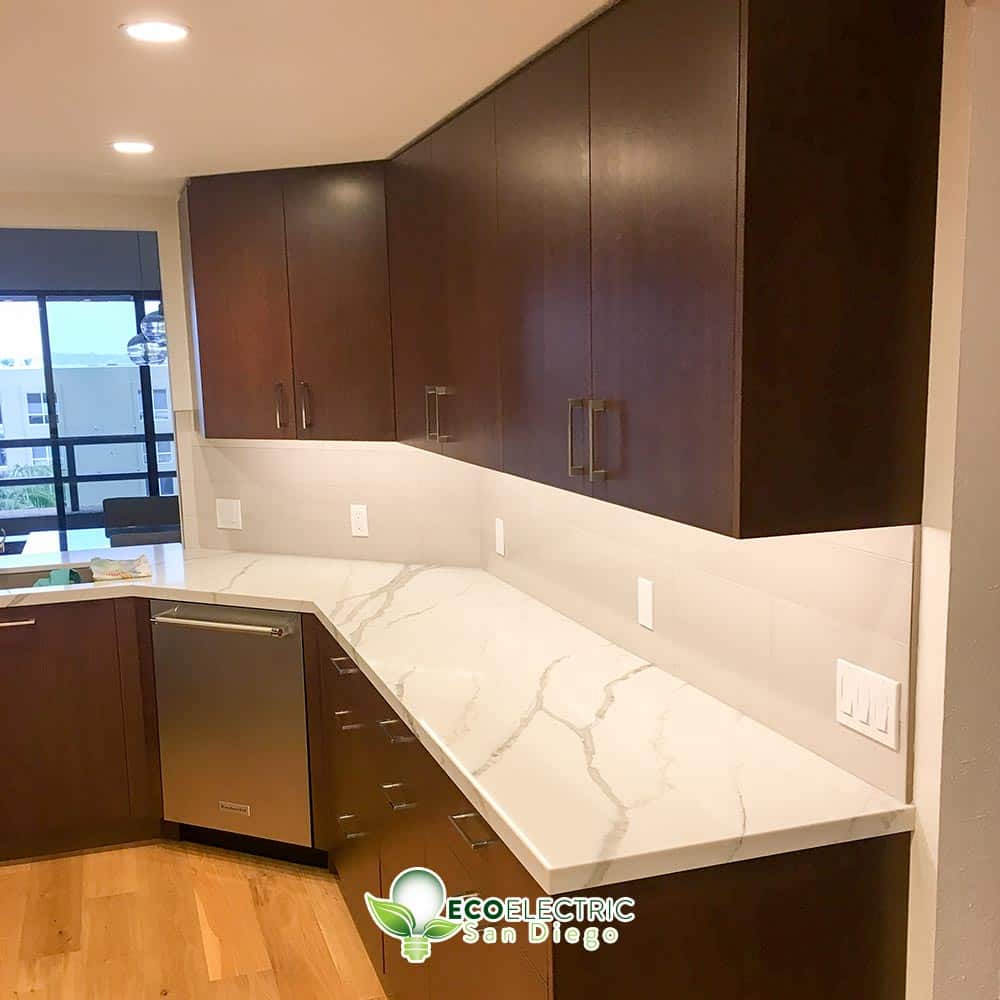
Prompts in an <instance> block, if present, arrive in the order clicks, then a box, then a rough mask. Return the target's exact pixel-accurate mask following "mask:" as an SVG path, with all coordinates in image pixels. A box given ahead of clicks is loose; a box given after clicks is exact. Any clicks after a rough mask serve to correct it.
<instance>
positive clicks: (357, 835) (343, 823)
mask: <svg viewBox="0 0 1000 1000" xmlns="http://www.w3.org/2000/svg"><path fill="white" fill-rule="evenodd" d="M357 818H358V817H357V816H356V815H355V814H354V813H347V814H345V815H344V816H338V817H337V822H338V823H339V824H340V829H341V830H343V831H344V840H360V839H361V838H362V837H367V836H368V834H367V833H366V832H365V831H364V830H348V829H347V825H348V823H350V822H352V821H353V820H356V819H357Z"/></svg>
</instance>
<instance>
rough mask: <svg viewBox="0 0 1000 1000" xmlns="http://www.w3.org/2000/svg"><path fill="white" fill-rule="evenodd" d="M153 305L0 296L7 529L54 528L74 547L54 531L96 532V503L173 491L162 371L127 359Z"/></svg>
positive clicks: (1, 506)
mask: <svg viewBox="0 0 1000 1000" xmlns="http://www.w3.org/2000/svg"><path fill="white" fill-rule="evenodd" d="M153 301H154V300H152V299H150V300H147V298H146V296H145V295H143V294H141V293H140V294H135V293H133V292H114V293H95V294H89V295H88V294H80V293H70V294H39V295H14V294H10V295H8V294H6V293H4V292H3V291H2V290H0V398H4V399H5V400H6V401H7V402H8V404H9V402H10V401H11V400H13V401H14V403H15V405H14V406H10V405H8V406H6V407H5V408H4V409H5V411H6V412H5V413H4V415H3V416H4V417H6V425H0V439H2V441H0V444H2V448H0V526H2V527H3V528H4V529H5V530H6V531H7V533H8V534H12V533H17V534H21V533H26V532H31V531H52V530H57V531H59V532H60V533H63V536H62V538H61V541H62V542H63V544H64V545H68V546H69V547H72V546H73V541H74V540H73V539H72V538H69V537H67V536H66V535H65V534H64V533H65V532H69V534H70V535H72V534H73V530H74V529H77V528H81V529H86V528H98V527H102V526H103V524H104V514H103V501H104V500H105V499H108V498H111V497H144V496H159V495H170V496H174V495H176V494H177V492H178V485H179V484H178V480H177V472H176V449H175V447H174V443H173V439H172V435H173V413H172V407H171V399H170V383H169V372H168V368H167V365H166V364H159V365H142V366H140V365H136V364H135V363H134V362H133V360H132V359H131V357H130V356H129V355H128V352H127V345H128V343H129V341H130V340H131V339H132V338H134V337H135V335H136V333H137V332H138V324H139V321H140V320H141V319H142V317H143V316H144V314H145V313H146V312H149V308H148V306H149V303H151V302H153ZM19 400H23V404H21V405H16V404H17V403H18V402H19ZM137 404H138V405H137ZM144 410H145V413H146V415H147V416H146V419H145V420H144V419H143V416H142V414H143V411H144ZM50 411H51V421H50ZM149 415H152V417H153V420H150V421H149V426H147V424H146V421H147V420H149ZM154 425H155V434H156V436H157V437H159V438H167V440H159V441H158V440H156V438H154V437H153V432H154ZM154 449H155V450H154ZM147 456H149V457H150V458H151V459H152V458H153V457H154V456H155V461H153V462H151V463H149V464H151V465H153V466H154V468H149V467H148V464H147V461H146V457H147Z"/></svg>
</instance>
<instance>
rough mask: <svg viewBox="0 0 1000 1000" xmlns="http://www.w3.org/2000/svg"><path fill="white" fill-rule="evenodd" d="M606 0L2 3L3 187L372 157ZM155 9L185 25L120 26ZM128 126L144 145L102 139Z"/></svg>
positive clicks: (65, 185) (108, 188)
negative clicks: (129, 150) (144, 35)
mask: <svg viewBox="0 0 1000 1000" xmlns="http://www.w3.org/2000/svg"><path fill="white" fill-rule="evenodd" d="M153 2H154V4H155V3H156V0H153ZM605 5H606V3H605V0H354V2H353V3H349V2H345V0H286V2H285V3H268V2H267V0H165V2H164V4H162V5H158V6H157V5H153V6H150V5H149V4H148V3H147V2H146V0H134V3H129V2H127V0H0V190H5V191H102V192H122V193H138V192H160V191H175V190H177V189H178V188H179V186H180V184H181V182H182V180H183V179H184V178H185V177H188V176H191V175H195V174H208V173H224V172H227V171H234V170H255V169H261V168H267V167H281V166H298V165H304V164H312V163H337V162H349V161H351V160H366V159H377V158H381V157H385V156H387V155H389V154H391V153H393V152H395V151H396V150H397V149H398V148H399V147H400V146H402V145H404V144H405V143H406V142H408V141H409V140H410V139H412V138H414V137H415V136H416V135H417V134H419V133H420V132H422V131H424V130H425V129H427V128H428V127H429V126H430V125H432V124H434V123H435V122H437V121H438V120H440V119H441V118H443V117H445V116H446V115H447V114H448V113H449V112H450V111H452V110H454V109H455V108H456V107H458V106H459V105H461V104H463V103H465V101H466V100H468V99H469V98H470V97H472V96H473V95H475V94H476V93H478V92H479V91H481V90H483V89H485V88H486V87H487V86H489V84H491V83H492V82H493V81H495V80H497V79H498V78H500V77H502V76H503V75H505V74H506V73H507V72H508V71H509V70H510V69H512V68H513V67H514V66H516V65H518V64H519V63H521V62H523V61H524V60H525V59H527V58H528V57H530V56H531V55H532V54H534V53H535V52H537V51H538V50H539V49H542V48H544V47H545V46H546V45H547V44H548V43H549V42H551V41H552V40H553V39H555V38H557V37H559V36H560V35H562V34H564V33H565V32H566V31H568V30H569V29H570V28H572V27H573V26H574V25H576V24H577V23H579V22H581V21H583V20H585V19H586V18H587V17H589V16H590V15H591V14H592V13H593V12H594V11H595V10H597V9H599V8H601V7H603V6H605ZM154 18H160V19H166V20H174V21H182V22H184V23H186V24H189V25H191V27H192V33H191V36H190V38H189V39H188V40H187V41H186V42H182V43H180V44H178V45H165V46H154V45H143V44H140V43H137V42H134V41H131V40H130V39H128V38H127V37H126V36H125V35H124V34H123V33H122V32H120V31H118V30H117V26H118V25H119V24H121V23H122V22H124V21H133V20H137V19H154ZM128 138H141V139H148V140H149V141H150V142H152V143H154V144H155V145H156V151H155V152H154V153H153V154H152V155H151V156H146V157H125V156H122V155H121V154H118V153H115V152H113V151H112V150H111V148H110V143H111V142H112V141H113V140H114V139H128Z"/></svg>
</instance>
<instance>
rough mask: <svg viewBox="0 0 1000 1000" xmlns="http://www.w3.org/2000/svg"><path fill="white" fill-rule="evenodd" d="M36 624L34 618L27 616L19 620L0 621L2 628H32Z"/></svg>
mask: <svg viewBox="0 0 1000 1000" xmlns="http://www.w3.org/2000/svg"><path fill="white" fill-rule="evenodd" d="M34 624H35V619H34V618H25V619H23V620H22V621H19V622H0V628H30V627H31V626H32V625H34Z"/></svg>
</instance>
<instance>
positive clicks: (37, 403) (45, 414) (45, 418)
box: [27, 392, 49, 424]
mask: <svg viewBox="0 0 1000 1000" xmlns="http://www.w3.org/2000/svg"><path fill="white" fill-rule="evenodd" d="M27 400H28V423H29V424H47V423H48V422H49V394H48V393H47V392H29V393H27Z"/></svg>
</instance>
